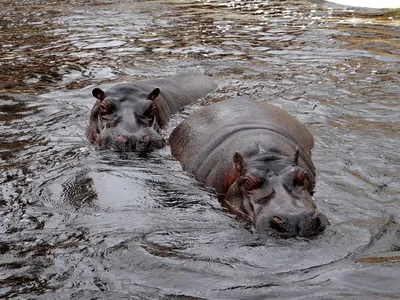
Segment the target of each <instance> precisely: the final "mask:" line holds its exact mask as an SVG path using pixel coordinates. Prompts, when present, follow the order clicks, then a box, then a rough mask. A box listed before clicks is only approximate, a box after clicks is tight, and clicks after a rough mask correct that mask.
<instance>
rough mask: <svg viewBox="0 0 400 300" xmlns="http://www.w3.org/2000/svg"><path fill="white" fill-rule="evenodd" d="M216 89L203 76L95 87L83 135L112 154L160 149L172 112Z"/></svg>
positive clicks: (172, 77)
mask: <svg viewBox="0 0 400 300" xmlns="http://www.w3.org/2000/svg"><path fill="white" fill-rule="evenodd" d="M216 88H217V85H216V83H215V82H214V81H213V80H211V79H210V78H209V77H207V76H202V75H195V74H182V75H176V76H171V77H167V78H161V79H149V80H141V81H136V82H134V83H121V84H116V85H114V86H113V87H111V88H110V89H109V90H107V91H105V92H104V91H102V90H101V89H99V88H95V89H93V91H92V94H93V96H94V97H95V98H97V101H96V103H95V104H94V107H93V109H92V112H91V114H90V122H89V125H88V128H87V129H86V136H87V138H88V139H89V141H90V142H92V143H95V144H97V145H99V146H101V147H103V148H111V149H113V150H116V151H138V152H146V151H151V150H154V149H159V148H163V147H164V146H165V145H166V141H165V140H164V138H163V137H162V136H161V134H160V127H162V126H163V125H165V124H166V123H167V122H168V120H169V119H170V117H171V115H172V114H173V113H176V112H177V111H178V110H179V109H180V108H182V107H183V106H185V105H187V104H190V103H192V102H194V101H196V100H198V99H200V98H203V97H205V96H206V95H207V94H208V93H210V92H213V91H214V90H215V89H216Z"/></svg>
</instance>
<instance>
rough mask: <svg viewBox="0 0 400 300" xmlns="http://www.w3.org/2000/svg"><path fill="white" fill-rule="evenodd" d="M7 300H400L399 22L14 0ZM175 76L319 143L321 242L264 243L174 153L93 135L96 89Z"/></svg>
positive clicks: (2, 290) (8, 64)
mask: <svg viewBox="0 0 400 300" xmlns="http://www.w3.org/2000/svg"><path fill="white" fill-rule="evenodd" d="M2 3H3V8H2V11H1V12H0V28H1V30H0V37H1V41H2V42H1V47H0V53H1V56H0V64H1V72H0V79H1V80H0V122H1V128H0V139H1V144H0V159H1V160H0V165H1V173H0V184H1V185H0V191H1V194H0V195H1V196H0V208H1V210H0V232H1V240H0V297H1V298H7V299H168V300H169V299H374V300H375V299H398V298H399V297H400V288H399V286H400V285H399V284H398V283H399V278H400V268H399V262H400V258H399V257H400V252H399V251H400V228H399V222H400V198H399V194H400V183H399V182H400V176H399V165H400V158H399V155H398V149H399V148H400V142H399V130H400V127H399V115H400V106H399V95H400V88H399V84H400V73H399V70H400V51H399V49H400V42H399V41H400V12H399V10H371V9H363V8H347V7H343V6H339V5H335V4H330V3H327V2H323V1H300V0H298V1H296V0H293V1H277V0H276V1H274V0H271V1H224V0H210V1H190V0H183V1H173V0H170V1H129V0H125V1H107V0H104V1H101V0H91V1H79V0H76V1H73V0H65V1H52V0H50V1H42V0H38V1H30V0H18V1H10V0H4V1H3V2H2ZM179 72H194V73H202V74H207V75H210V76H213V77H214V78H215V80H216V81H218V83H219V86H220V87H219V90H218V91H217V92H216V93H214V94H212V95H210V96H209V97H207V98H206V99H203V100H201V101H199V102H198V103H196V104H194V105H192V106H190V107H187V108H185V109H184V110H182V111H181V112H180V113H179V114H178V115H176V116H175V117H174V118H173V120H172V121H171V122H170V124H169V125H168V126H167V127H166V128H165V130H164V134H165V135H166V136H168V134H169V133H170V132H171V131H172V130H173V128H174V127H175V126H176V125H177V124H178V123H179V122H180V121H182V120H183V119H184V118H185V117H186V116H187V115H188V114H190V113H191V112H192V111H194V110H196V109H199V108H200V107H201V106H203V105H205V104H207V103H210V102H212V101H217V100H221V99H224V98H228V97H233V96H237V95H248V96H250V97H252V98H254V99H257V100H260V101H266V102H268V103H272V104H275V105H277V106H279V107H282V108H284V109H285V110H287V111H288V112H290V113H291V114H293V115H294V116H296V117H297V118H298V119H299V120H301V121H302V122H303V123H305V124H306V125H307V127H308V128H309V129H310V130H311V131H312V133H313V134H314V136H315V141H316V146H315V149H314V152H313V157H314V162H315V165H316V168H317V194H316V198H317V204H318V206H319V209H320V210H321V211H323V212H324V213H325V214H326V215H327V216H328V217H329V219H330V221H331V224H332V225H331V226H330V227H329V228H328V229H327V231H326V232H325V233H324V234H323V235H320V236H318V237H317V238H315V239H312V240H308V239H289V240H277V239H273V238H265V237H261V236H258V235H257V234H254V233H251V232H250V231H249V230H248V228H247V226H246V225H245V224H242V223H239V222H237V221H235V220H234V219H232V218H231V217H230V216H229V215H227V214H226V213H224V212H223V211H222V210H221V207H220V206H219V204H218V201H217V200H216V197H215V195H213V194H212V193H211V192H209V191H206V190H204V189H203V188H202V187H201V186H200V185H199V184H197V183H196V182H195V181H194V180H193V179H192V178H191V177H190V176H189V175H188V174H186V173H185V172H183V171H182V169H181V167H180V165H179V163H178V162H177V161H176V160H175V159H174V158H173V157H172V156H171V155H170V149H169V148H165V149H162V150H159V151H155V152H154V153H151V154H148V155H146V156H144V157H142V156H139V155H137V154H134V153H114V152H110V151H105V150H99V149H96V148H95V147H94V146H92V145H90V144H89V143H88V141H87V140H86V139H85V137H84V131H85V127H86V125H87V121H88V118H89V112H90V108H91V107H92V105H93V101H94V100H93V99H92V97H91V90H92V89H93V87H95V86H101V87H105V88H106V87H107V86H110V85H111V84H113V83H115V82H122V81H132V80H138V79H143V78H150V77H162V76H167V75H171V74H174V73H179Z"/></svg>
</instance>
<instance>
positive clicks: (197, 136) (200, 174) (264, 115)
mask: <svg viewBox="0 0 400 300" xmlns="http://www.w3.org/2000/svg"><path fill="white" fill-rule="evenodd" d="M170 145H171V151H172V155H173V156H174V157H175V158H177V159H178V160H179V161H180V162H181V164H182V167H183V169H184V170H186V171H188V172H189V173H192V174H194V175H195V178H196V180H198V181H199V182H202V183H205V184H206V185H207V186H211V187H214V188H215V189H216V191H217V192H219V193H224V192H225V191H224V183H223V178H224V176H225V175H226V174H227V172H229V168H231V166H232V157H233V155H234V153H235V152H236V151H240V152H241V153H243V154H244V156H251V155H254V152H255V151H260V150H261V151H263V150H265V151H271V149H272V148H273V149H272V150H273V151H275V150H274V149H278V151H279V153H282V154H283V155H287V156H292V155H294V153H295V151H296V147H298V148H299V152H300V159H299V164H300V165H301V166H303V167H304V168H305V169H306V170H307V171H308V172H309V173H310V174H311V176H312V177H314V176H315V170H314V166H313V164H312V161H311V150H312V148H313V146H314V138H313V136H312V134H311V133H310V132H309V131H308V129H307V128H306V127H305V126H304V125H303V124H301V123H300V122H299V121H298V120H296V119H295V118H294V117H293V116H291V115H290V114H288V113H287V112H285V111H283V110H282V109H280V108H278V107H276V106H273V105H270V104H267V103H264V102H257V101H254V100H251V99H249V98H246V97H243V98H235V99H231V100H224V101H221V102H217V103H214V104H211V105H209V106H206V107H204V108H203V109H201V110H199V111H197V112H195V113H194V114H193V115H191V116H189V117H188V118H187V119H186V120H185V121H183V122H182V123H181V124H179V125H178V126H177V128H176V129H175V130H174V131H173V132H172V134H171V136H170Z"/></svg>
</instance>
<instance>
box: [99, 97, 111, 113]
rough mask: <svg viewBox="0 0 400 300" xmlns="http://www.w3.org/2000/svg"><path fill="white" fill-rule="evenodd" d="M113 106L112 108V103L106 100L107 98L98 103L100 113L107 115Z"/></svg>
mask: <svg viewBox="0 0 400 300" xmlns="http://www.w3.org/2000/svg"><path fill="white" fill-rule="evenodd" d="M113 108H114V106H113V105H112V103H110V102H109V101H107V100H103V101H102V102H101V103H100V113H101V114H102V115H107V114H110V113H112V111H113Z"/></svg>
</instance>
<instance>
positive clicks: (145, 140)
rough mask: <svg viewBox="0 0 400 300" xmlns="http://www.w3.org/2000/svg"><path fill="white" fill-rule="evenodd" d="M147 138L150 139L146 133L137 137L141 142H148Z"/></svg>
mask: <svg viewBox="0 0 400 300" xmlns="http://www.w3.org/2000/svg"><path fill="white" fill-rule="evenodd" d="M149 139H150V137H149V136H148V135H146V134H145V135H142V136H141V138H140V139H139V141H140V142H141V143H145V142H148V141H149Z"/></svg>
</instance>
